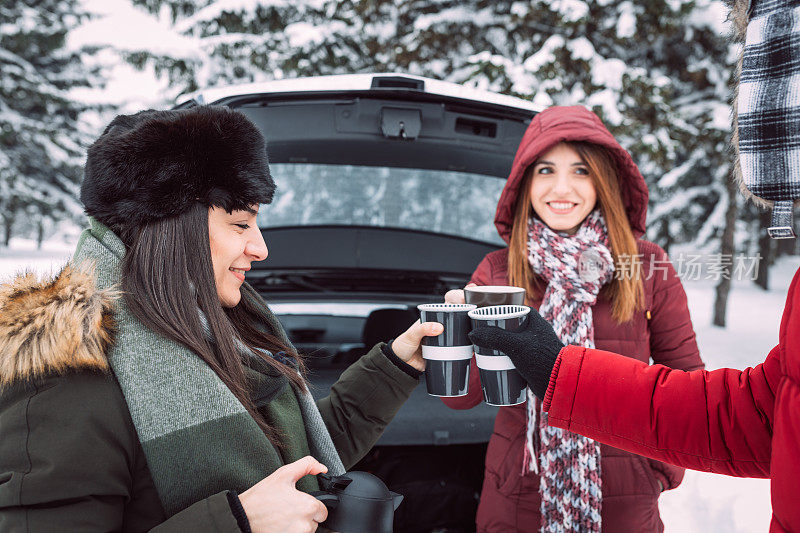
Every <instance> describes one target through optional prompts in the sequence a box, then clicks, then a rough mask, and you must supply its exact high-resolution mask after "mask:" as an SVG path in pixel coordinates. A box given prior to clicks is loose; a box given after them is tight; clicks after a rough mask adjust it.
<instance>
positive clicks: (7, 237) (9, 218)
mask: <svg viewBox="0 0 800 533" xmlns="http://www.w3.org/2000/svg"><path fill="white" fill-rule="evenodd" d="M13 225H14V215H13V214H12V213H8V214H6V215H5V216H3V245H4V246H6V247H7V246H8V244H9V242H11V228H12V226H13Z"/></svg>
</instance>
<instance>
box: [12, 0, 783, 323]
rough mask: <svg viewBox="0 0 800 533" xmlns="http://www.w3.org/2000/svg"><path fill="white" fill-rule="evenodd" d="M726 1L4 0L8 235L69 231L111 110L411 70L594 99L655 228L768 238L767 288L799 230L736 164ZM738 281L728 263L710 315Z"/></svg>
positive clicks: (683, 236) (561, 98)
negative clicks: (286, 81)
mask: <svg viewBox="0 0 800 533" xmlns="http://www.w3.org/2000/svg"><path fill="white" fill-rule="evenodd" d="M727 12H728V8H727V6H726V5H725V4H724V3H723V2H721V1H712V0H650V1H648V2H635V1H631V0H594V1H591V0H533V1H510V0H491V1H489V0H337V1H334V0H292V1H287V0H218V1H213V0H4V1H3V3H2V7H0V71H2V76H0V246H2V245H5V246H8V244H9V242H10V239H11V238H12V237H14V236H19V237H26V238H31V239H34V240H37V241H39V242H41V241H42V240H43V239H45V238H48V237H51V236H53V235H56V236H60V235H63V236H64V238H67V239H69V238H74V234H75V232H76V231H77V228H79V227H80V226H81V225H82V223H83V214H82V212H81V209H80V205H79V203H78V201H77V196H78V189H79V184H80V180H81V165H82V162H83V157H84V153H85V148H86V147H87V145H88V144H89V143H90V142H91V140H92V139H94V138H95V137H96V136H97V135H98V134H99V132H100V130H101V128H102V126H103V124H104V123H106V122H107V121H108V120H109V119H110V117H111V116H113V115H114V114H116V113H118V112H129V111H130V112H132V111H136V110H139V109H142V108H145V107H168V106H170V105H173V104H174V103H175V101H176V99H177V98H178V97H179V96H180V95H182V94H185V93H187V92H190V91H193V90H196V89H198V88H203V87H209V86H214V85H219V84H227V83H242V82H251V81H262V80H271V79H281V78H294V77H300V76H314V75H322V74H340V73H360V72H407V73H411V74H418V75H423V76H430V77H433V78H437V79H442V80H446V81H451V82H456V83H463V84H466V85H469V86H474V87H477V88H482V89H488V90H493V91H498V92H502V93H506V94H511V95H515V96H518V97H521V98H525V99H529V100H531V101H533V102H534V103H536V104H539V105H542V106H547V105H553V104H584V105H587V106H589V107H591V108H592V109H593V110H594V111H595V112H597V113H598V114H599V115H600V116H601V117H602V118H603V120H604V121H605V122H606V124H608V125H609V126H610V128H611V130H612V132H613V133H614V134H615V135H617V136H618V138H619V140H620V141H621V143H622V145H623V146H625V147H626V148H628V149H629V150H630V151H631V152H632V153H633V154H634V157H635V159H636V161H637V162H638V164H639V166H640V168H641V170H642V173H643V174H644V176H645V178H646V179H647V182H648V184H649V186H650V212H649V217H648V225H649V235H648V237H649V238H650V239H651V240H654V241H655V242H657V243H658V244H660V245H661V246H662V247H664V248H665V249H667V251H671V249H672V248H673V247H674V246H683V247H685V249H690V250H692V251H699V252H703V253H707V254H714V253H722V254H745V255H748V256H755V255H757V254H758V255H760V256H761V257H763V258H764V259H763V260H762V261H761V264H760V265H759V279H758V283H759V284H760V285H761V286H763V287H764V288H766V287H767V283H768V276H767V274H768V268H769V266H770V265H771V264H772V262H774V258H775V257H776V255H780V254H785V253H794V242H793V241H790V242H786V243H782V244H776V243H774V242H771V241H770V240H769V239H767V238H764V233H765V232H764V227H765V224H766V223H768V218H767V216H766V214H764V213H759V212H758V211H757V210H756V209H755V208H754V207H753V206H752V205H749V204H748V205H743V202H742V201H741V199H740V198H739V197H738V195H737V192H736V190H735V188H734V187H733V185H732V183H731V180H730V179H729V177H730V175H731V160H732V157H731V154H730V151H729V146H728V139H729V135H730V129H731V128H730V122H731V116H730V115H731V107H730V97H731V78H732V75H733V72H734V64H735V60H736V55H737V49H738V44H735V43H732V42H731V40H730V39H729V31H730V28H729V26H728V23H727V22H726V16H727ZM490 209H493V206H491V207H490ZM728 290H729V283H728V280H726V279H721V280H720V283H719V287H718V290H717V298H716V302H715V309H716V313H715V318H714V321H715V323H716V324H718V325H724V324H725V313H724V310H725V301H726V298H727V293H728Z"/></svg>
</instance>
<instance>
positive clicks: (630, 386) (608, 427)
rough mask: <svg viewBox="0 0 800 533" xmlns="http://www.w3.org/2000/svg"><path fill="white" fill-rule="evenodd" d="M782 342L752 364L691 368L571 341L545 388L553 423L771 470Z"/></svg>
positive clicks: (663, 452)
mask: <svg viewBox="0 0 800 533" xmlns="http://www.w3.org/2000/svg"><path fill="white" fill-rule="evenodd" d="M781 356H782V354H781V348H780V346H777V347H776V348H774V349H773V350H772V351H771V352H770V354H769V355H768V356H767V359H766V360H765V361H764V362H763V363H762V364H760V365H758V366H756V367H755V368H748V369H746V370H744V371H739V370H732V369H727V368H723V369H719V370H715V371H712V372H708V371H705V370H695V371H693V372H684V371H681V370H671V369H669V368H667V367H665V366H662V365H652V366H648V365H646V364H644V363H642V362H640V361H636V360H634V359H630V358H627V357H622V356H620V355H617V354H613V353H610V352H604V351H601V350H592V349H586V348H580V347H577V346H567V347H566V348H564V349H563V350H561V353H560V354H559V357H558V359H557V361H556V366H555V367H554V369H553V374H552V376H551V379H550V387H549V388H548V391H547V394H546V395H545V402H544V408H545V409H546V410H548V411H549V413H548V416H549V421H550V424H552V425H554V426H557V427H562V428H565V429H569V430H570V431H574V432H577V433H580V434H582V435H585V436H587V437H590V438H593V439H596V440H599V441H601V442H605V443H607V444H609V445H611V446H615V447H617V448H621V449H624V450H628V451H630V452H633V453H636V454H639V455H644V456H647V457H651V458H653V459H658V460H660V461H665V462H668V463H671V464H675V465H678V466H683V467H686V468H691V469H694V470H703V471H706V472H715V473H720V474H728V475H731V476H740V477H769V469H770V447H771V446H770V445H771V440H772V416H773V407H774V402H775V390H776V388H777V385H778V382H779V380H780V379H781V368H780V358H781Z"/></svg>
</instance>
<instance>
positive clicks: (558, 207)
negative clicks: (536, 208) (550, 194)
mask: <svg viewBox="0 0 800 533" xmlns="http://www.w3.org/2000/svg"><path fill="white" fill-rule="evenodd" d="M577 205H578V204H576V203H575V202H547V207H549V208H550V211H552V212H553V213H555V214H557V215H564V214H567V213H569V212H570V211H572V210H573V209H574V208H575V207H576V206H577Z"/></svg>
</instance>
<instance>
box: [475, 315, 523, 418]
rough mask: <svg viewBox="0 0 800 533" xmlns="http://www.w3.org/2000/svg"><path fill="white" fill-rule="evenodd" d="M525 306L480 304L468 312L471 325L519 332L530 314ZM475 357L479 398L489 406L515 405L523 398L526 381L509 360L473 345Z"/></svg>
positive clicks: (506, 357) (499, 354) (495, 351)
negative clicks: (481, 391) (488, 305)
mask: <svg viewBox="0 0 800 533" xmlns="http://www.w3.org/2000/svg"><path fill="white" fill-rule="evenodd" d="M530 310H531V309H530V307H527V306H525V305H496V306H491V307H481V308H479V309H474V310H472V311H470V312H469V317H470V319H471V321H472V326H473V328H477V327H480V326H496V327H499V328H503V329H506V330H509V331H519V330H520V329H522V328H523V327H524V325H525V320H526V319H527V318H528V313H530ZM473 348H474V350H475V359H476V363H477V364H478V369H479V371H480V375H481V387H482V388H483V399H484V401H485V402H486V403H488V404H489V405H496V406H508V405H517V404H520V403H522V402H524V401H525V399H526V398H527V390H526V387H527V383H525V380H524V379H523V378H522V376H521V375H520V374H519V372H517V369H516V367H515V366H514V363H512V362H511V359H510V358H509V357H508V356H507V355H506V354H504V353H503V352H500V351H498V350H489V349H486V348H483V347H481V346H477V345H475V346H474V347H473Z"/></svg>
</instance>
